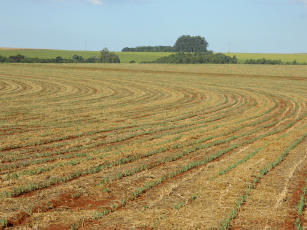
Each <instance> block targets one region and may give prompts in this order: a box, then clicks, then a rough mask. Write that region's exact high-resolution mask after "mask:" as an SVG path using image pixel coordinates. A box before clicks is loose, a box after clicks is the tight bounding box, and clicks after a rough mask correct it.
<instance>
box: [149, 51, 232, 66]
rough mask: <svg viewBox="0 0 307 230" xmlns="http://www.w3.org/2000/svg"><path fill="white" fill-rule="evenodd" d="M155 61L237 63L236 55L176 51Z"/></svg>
mask: <svg viewBox="0 0 307 230" xmlns="http://www.w3.org/2000/svg"><path fill="white" fill-rule="evenodd" d="M153 63H171V64H172V63H173V64H203V63H216V64H236V63H237V58H236V56H234V57H230V56H226V55H224V54H220V53H218V54H214V53H213V52H203V53H176V54H172V55H169V56H166V57H161V58H159V59H157V60H156V61H154V62H153Z"/></svg>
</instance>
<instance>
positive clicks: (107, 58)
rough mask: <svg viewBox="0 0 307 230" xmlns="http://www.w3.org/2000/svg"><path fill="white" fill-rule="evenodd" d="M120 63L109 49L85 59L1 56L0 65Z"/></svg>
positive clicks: (76, 57) (75, 57)
mask: <svg viewBox="0 0 307 230" xmlns="http://www.w3.org/2000/svg"><path fill="white" fill-rule="evenodd" d="M1 62H2V63H4V62H6V63H120V59H119V57H118V55H116V54H115V53H113V52H109V50H108V49H103V50H102V51H100V56H99V57H96V56H93V57H89V58H84V57H82V56H79V55H77V54H75V55H73V56H72V57H71V58H63V57H61V56H57V57H56V58H38V57H26V56H24V55H21V54H17V55H15V56H9V57H4V56H1V55H0V63H1Z"/></svg>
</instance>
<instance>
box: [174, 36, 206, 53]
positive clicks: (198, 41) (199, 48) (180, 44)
mask: <svg viewBox="0 0 307 230" xmlns="http://www.w3.org/2000/svg"><path fill="white" fill-rule="evenodd" d="M207 47H208V42H207V41H206V39H205V38H204V37H200V36H190V35H183V36H181V37H179V38H178V39H177V41H176V43H175V45H174V49H175V51H177V52H206V51H207Z"/></svg>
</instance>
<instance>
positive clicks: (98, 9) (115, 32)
mask: <svg viewBox="0 0 307 230" xmlns="http://www.w3.org/2000/svg"><path fill="white" fill-rule="evenodd" d="M0 12H1V14H0V21H1V23H0V47H18V48H49V49H72V50H84V49H87V50H100V49H102V48H104V47H107V48H109V49H110V50H113V51H120V50H121V49H122V48H124V47H126V46H128V47H135V46H138V45H173V44H174V42H175V41H176V39H177V38H178V37H179V36H180V35H183V34H189V35H200V36H204V37H205V38H206V40H207V41H208V43H209V49H210V50H214V51H217V52H227V51H231V52H255V53H257V52H259V53H261V52H265V53H270V52H272V53H307V0H0Z"/></svg>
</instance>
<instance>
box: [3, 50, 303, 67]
mask: <svg viewBox="0 0 307 230" xmlns="http://www.w3.org/2000/svg"><path fill="white" fill-rule="evenodd" d="M17 54H22V55H24V56H27V57H39V58H55V57H57V56H61V57H63V58H71V57H72V56H73V55H74V54H77V55H81V56H83V57H84V58H89V57H92V56H98V55H99V52H98V51H78V50H76V51H75V50H48V49H6V48H0V55H2V56H6V57H8V56H12V55H17ZM116 54H117V55H118V56H119V58H120V60H121V62H122V63H129V62H130V61H132V60H134V61H136V62H138V63H139V62H142V61H154V60H156V59H158V58H160V57H163V56H167V55H170V54H171V53H167V52H116ZM226 54H227V55H230V56H234V55H236V56H237V58H238V60H239V62H240V63H243V62H244V61H245V60H246V59H251V58H252V59H260V58H266V59H280V60H282V61H283V62H287V61H294V60H296V61H297V62H298V63H303V62H306V63H307V54H260V53H226Z"/></svg>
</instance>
